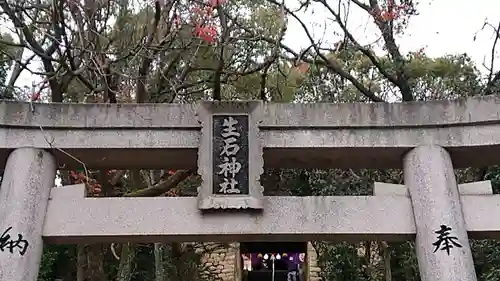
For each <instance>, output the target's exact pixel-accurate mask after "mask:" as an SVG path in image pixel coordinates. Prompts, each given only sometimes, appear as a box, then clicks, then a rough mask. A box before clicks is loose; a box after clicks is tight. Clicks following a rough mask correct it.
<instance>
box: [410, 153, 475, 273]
mask: <svg viewBox="0 0 500 281" xmlns="http://www.w3.org/2000/svg"><path fill="white" fill-rule="evenodd" d="M404 181H405V185H406V186H407V187H408V190H409V193H410V197H411V202H412V205H413V213H414V217H415V225H416V232H417V236H416V245H415V246H416V253H417V259H418V266H419V270H420V276H421V279H422V281H457V280H460V281H476V280H477V277H476V272H475V269H474V261H473V259H472V252H471V249H470V245H469V239H468V236H467V229H466V227H465V221H464V217H463V214H462V207H461V204H460V197H459V192H458V186H457V181H456V179H455V174H454V171H453V165H452V162H451V158H450V155H449V154H448V152H447V151H446V150H445V149H444V148H442V147H439V146H434V145H429V146H421V147H417V148H414V149H413V150H411V151H410V152H409V153H408V154H406V155H405V157H404Z"/></svg>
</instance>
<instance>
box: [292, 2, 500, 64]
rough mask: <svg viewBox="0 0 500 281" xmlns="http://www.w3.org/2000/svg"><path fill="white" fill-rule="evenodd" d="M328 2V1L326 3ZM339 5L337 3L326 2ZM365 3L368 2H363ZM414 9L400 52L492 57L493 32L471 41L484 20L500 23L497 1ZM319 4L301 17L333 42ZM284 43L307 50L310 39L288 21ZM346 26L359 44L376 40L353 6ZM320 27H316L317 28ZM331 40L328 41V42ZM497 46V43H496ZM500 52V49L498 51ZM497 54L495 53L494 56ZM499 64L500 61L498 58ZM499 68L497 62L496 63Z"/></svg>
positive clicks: (423, 5) (431, 4) (421, 5)
mask: <svg viewBox="0 0 500 281" xmlns="http://www.w3.org/2000/svg"><path fill="white" fill-rule="evenodd" d="M327 1H328V0H327ZM328 2H331V3H332V6H335V4H333V3H338V2H337V1H331V0H330V1H328ZM365 2H367V1H365ZM418 2H419V4H418V6H417V9H418V11H419V13H420V14H419V15H418V16H415V17H413V18H412V19H411V20H410V25H409V27H408V29H407V30H406V32H405V34H404V35H403V36H402V37H400V38H397V42H396V43H398V44H399V45H400V47H401V50H402V51H403V52H408V51H416V50H418V49H420V48H422V47H425V49H426V53H427V54H428V55H430V56H433V57H435V56H442V55H444V54H447V53H448V54H450V53H451V54H454V53H459V54H460V53H467V54H469V55H470V56H471V57H472V58H473V59H474V60H475V61H476V62H477V63H478V64H479V66H480V65H481V64H482V63H483V60H484V56H485V55H486V56H487V57H486V59H487V60H488V61H489V59H490V58H491V54H490V53H491V46H492V43H493V38H494V37H493V30H492V29H491V28H486V29H485V30H484V31H482V32H480V33H479V34H478V36H477V38H476V40H475V41H474V40H473V39H474V34H475V33H476V32H477V31H479V30H480V29H481V28H482V26H483V24H484V22H485V19H488V20H489V21H490V22H491V23H492V24H495V25H496V24H498V21H499V20H500V1H499V0H474V1H470V0H420V1H418ZM285 3H287V5H290V6H294V4H295V3H296V0H286V2H285ZM320 7H321V6H320V5H316V6H314V9H313V13H310V14H308V15H307V17H306V16H305V15H304V16H303V18H308V19H309V20H308V22H309V23H308V25H309V26H311V25H312V24H314V25H316V27H315V28H314V30H316V34H315V36H316V37H317V38H325V40H327V41H330V42H335V41H337V40H338V37H337V38H335V37H334V35H333V34H332V33H333V32H332V31H333V30H332V28H331V26H332V25H331V24H330V28H328V27H327V28H324V24H325V22H326V23H328V22H331V21H330V20H328V16H329V15H328V14H327V13H326V12H325V9H324V8H320ZM289 23H290V25H289V29H288V34H287V36H286V43H287V44H289V45H293V46H296V47H298V48H300V47H307V46H308V42H309V40H308V39H307V37H306V36H305V33H304V32H303V31H302V28H301V27H300V25H299V24H298V23H297V22H296V21H294V20H293V19H290V22H289ZM348 24H349V25H350V30H353V31H354V32H353V33H354V35H355V37H356V38H358V39H359V40H360V42H361V43H369V42H373V41H374V40H376V39H377V36H375V35H374V34H376V33H375V32H376V31H377V29H376V27H375V25H374V24H373V23H372V22H371V21H370V20H369V19H368V17H367V15H366V12H364V11H363V10H360V9H359V8H356V7H354V5H352V8H351V14H350V19H349V22H348ZM318 25H319V26H318ZM328 39H330V40H328ZM499 45H500V42H499ZM497 49H499V51H500V46H499V47H498V48H497ZM498 55H499V52H497V56H498ZM498 60H499V61H500V58H499V59H498ZM496 65H497V67H500V63H499V62H497V63H496Z"/></svg>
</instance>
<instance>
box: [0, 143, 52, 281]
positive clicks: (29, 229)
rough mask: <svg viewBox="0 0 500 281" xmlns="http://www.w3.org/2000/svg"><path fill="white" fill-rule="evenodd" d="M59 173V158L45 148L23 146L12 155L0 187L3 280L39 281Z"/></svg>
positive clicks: (1, 266)
mask: <svg viewBox="0 0 500 281" xmlns="http://www.w3.org/2000/svg"><path fill="white" fill-rule="evenodd" d="M55 175H56V162H55V159H54V157H53V156H52V155H51V154H50V153H48V152H46V151H44V150H41V149H35V148H19V149H16V150H14V151H13V152H12V153H11V154H10V156H9V160H8V161H7V165H6V169H5V172H4V177H3V180H2V186H1V187H0V235H1V238H0V247H1V251H0V280H9V281H36V280H37V275H38V269H39V263H40V260H41V257H42V250H43V243H42V228H43V223H44V218H45V216H44V215H45V211H46V209H47V203H48V201H49V194H50V189H51V187H52V186H53V185H54V178H55ZM6 230H9V231H8V233H4V231H6ZM2 233H4V235H2ZM7 235H10V238H9V239H6V241H3V239H5V238H8V237H7ZM18 235H22V237H21V236H18ZM11 241H13V242H12V243H13V244H11ZM25 246H26V248H25Z"/></svg>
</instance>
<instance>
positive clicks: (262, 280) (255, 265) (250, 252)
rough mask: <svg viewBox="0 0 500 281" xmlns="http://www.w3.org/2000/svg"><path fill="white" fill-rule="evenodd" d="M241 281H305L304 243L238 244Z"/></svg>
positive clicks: (305, 245) (305, 246)
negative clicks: (241, 270)
mask: <svg viewBox="0 0 500 281" xmlns="http://www.w3.org/2000/svg"><path fill="white" fill-rule="evenodd" d="M240 247H241V248H240V253H241V259H242V260H241V264H242V269H243V272H242V281H306V280H305V272H306V270H305V269H306V268H305V267H306V266H307V263H306V253H307V243H306V242H250V243H240Z"/></svg>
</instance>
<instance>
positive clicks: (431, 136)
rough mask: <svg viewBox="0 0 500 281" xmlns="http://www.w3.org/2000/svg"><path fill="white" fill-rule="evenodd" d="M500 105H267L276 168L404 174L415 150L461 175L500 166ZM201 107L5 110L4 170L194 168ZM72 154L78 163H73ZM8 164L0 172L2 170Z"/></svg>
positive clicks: (265, 136) (8, 105)
mask: <svg viewBox="0 0 500 281" xmlns="http://www.w3.org/2000/svg"><path fill="white" fill-rule="evenodd" d="M499 103H500V97H496V96H486V97H480V98H470V99H467V100H453V101H433V102H411V103H394V104H387V103H372V104H366V103H351V104H349V103H345V104H326V103H319V104H273V103H270V104H265V105H264V106H263V117H262V123H261V124H260V125H259V128H260V131H261V133H260V136H261V138H262V143H263V145H264V163H265V166H267V167H273V168H373V167H376V168H400V167H401V162H402V161H401V159H402V156H403V155H404V154H405V153H406V152H407V151H408V150H409V149H411V148H413V147H416V146H420V145H427V144H435V145H440V146H443V147H445V148H446V149H447V150H448V151H449V152H450V154H451V156H452V159H453V162H454V165H455V167H475V166H486V165H493V164H499V163H500V128H499V127H500V106H498V104H499ZM195 109H196V105H194V104H112V105H111V104H35V105H34V113H32V112H31V109H30V105H29V104H28V103H15V102H2V103H0V112H3V114H0V165H3V163H4V162H5V161H4V160H5V159H6V157H7V155H8V153H9V152H10V151H11V150H12V149H15V148H17V147H24V146H33V147H39V148H47V149H54V153H55V155H56V157H57V160H58V163H60V164H61V165H62V168H75V167H80V166H81V164H80V163H79V162H78V161H76V160H75V159H74V158H77V159H79V160H80V161H81V162H84V163H85V164H87V165H88V166H89V167H92V168H103V169H107V168H108V169H109V168H117V169H120V168H123V169H125V168H195V167H196V163H197V162H196V159H197V149H198V144H199V138H200V125H199V124H198V122H197V120H196V118H195ZM68 154H69V155H71V156H68ZM1 168H2V166H0V169H1Z"/></svg>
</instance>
